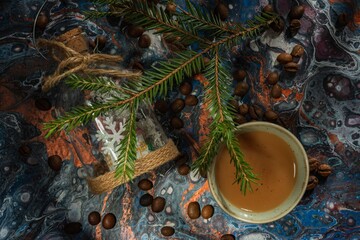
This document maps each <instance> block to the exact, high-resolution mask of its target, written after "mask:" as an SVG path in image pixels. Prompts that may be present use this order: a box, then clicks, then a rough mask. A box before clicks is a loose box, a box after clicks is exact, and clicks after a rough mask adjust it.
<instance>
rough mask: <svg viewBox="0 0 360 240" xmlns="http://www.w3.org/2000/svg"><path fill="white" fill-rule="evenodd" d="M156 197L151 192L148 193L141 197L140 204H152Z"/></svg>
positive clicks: (145, 205) (144, 205)
mask: <svg viewBox="0 0 360 240" xmlns="http://www.w3.org/2000/svg"><path fill="white" fill-rule="evenodd" d="M153 200H154V198H153V196H151V195H150V194H148V193H146V194H144V195H142V196H141V197H140V201H139V202H140V205H141V206H143V207H147V206H150V205H151V204H152V202H153Z"/></svg>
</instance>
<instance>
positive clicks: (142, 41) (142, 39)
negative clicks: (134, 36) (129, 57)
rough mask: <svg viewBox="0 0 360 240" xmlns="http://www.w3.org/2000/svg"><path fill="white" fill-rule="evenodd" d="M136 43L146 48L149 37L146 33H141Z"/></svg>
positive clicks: (148, 43) (149, 43)
mask: <svg viewBox="0 0 360 240" xmlns="http://www.w3.org/2000/svg"><path fill="white" fill-rule="evenodd" d="M138 45H139V47H141V48H148V47H150V45H151V38H150V36H149V35H147V34H143V35H141V36H140V37H139V40H138Z"/></svg>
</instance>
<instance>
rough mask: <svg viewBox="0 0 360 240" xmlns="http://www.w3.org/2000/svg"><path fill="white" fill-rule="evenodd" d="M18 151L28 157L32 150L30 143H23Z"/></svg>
mask: <svg viewBox="0 0 360 240" xmlns="http://www.w3.org/2000/svg"><path fill="white" fill-rule="evenodd" d="M18 152H19V153H20V155H22V156H25V157H27V156H30V154H31V152H32V150H31V147H30V146H29V145H28V144H26V143H23V144H21V146H20V147H19V149H18Z"/></svg>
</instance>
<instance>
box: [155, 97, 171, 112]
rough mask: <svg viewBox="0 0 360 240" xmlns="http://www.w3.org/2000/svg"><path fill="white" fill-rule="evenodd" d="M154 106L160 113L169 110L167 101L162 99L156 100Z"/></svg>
mask: <svg viewBox="0 0 360 240" xmlns="http://www.w3.org/2000/svg"><path fill="white" fill-rule="evenodd" d="M154 108H155V110H157V111H159V112H160V113H166V112H167V111H168V110H169V106H168V104H167V102H166V101H165V100H162V99H160V100H157V101H156V103H155V106H154Z"/></svg>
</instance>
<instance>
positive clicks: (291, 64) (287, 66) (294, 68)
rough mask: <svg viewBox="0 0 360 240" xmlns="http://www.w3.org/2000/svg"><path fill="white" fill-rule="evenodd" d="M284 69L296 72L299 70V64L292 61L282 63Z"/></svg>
mask: <svg viewBox="0 0 360 240" xmlns="http://www.w3.org/2000/svg"><path fill="white" fill-rule="evenodd" d="M284 70H285V71H287V72H290V73H296V72H297V71H298V70H299V64H297V63H294V62H289V63H287V64H285V65H284Z"/></svg>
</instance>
